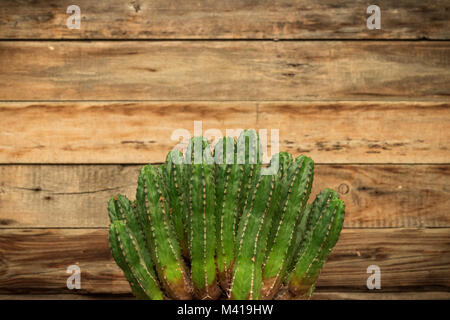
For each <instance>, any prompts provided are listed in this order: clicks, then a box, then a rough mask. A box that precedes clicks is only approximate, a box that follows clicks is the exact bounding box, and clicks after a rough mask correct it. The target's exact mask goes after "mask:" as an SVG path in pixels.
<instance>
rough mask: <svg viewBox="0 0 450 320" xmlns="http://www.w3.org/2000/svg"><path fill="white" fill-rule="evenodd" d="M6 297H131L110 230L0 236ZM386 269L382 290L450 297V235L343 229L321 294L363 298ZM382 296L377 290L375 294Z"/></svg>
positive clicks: (0, 281)
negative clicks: (77, 281) (376, 270)
mask: <svg viewBox="0 0 450 320" xmlns="http://www.w3.org/2000/svg"><path fill="white" fill-rule="evenodd" d="M0 259H1V260H0V261H1V264H0V294H4V295H9V294H56V293H67V294H74V293H76V294H99V295H105V294H117V295H123V294H129V293H130V289H129V286H128V283H127V282H126V280H125V277H124V276H123V274H122V272H121V270H120V269H119V268H118V267H117V266H116V265H115V263H114V261H113V259H112V257H111V255H110V252H109V244H108V235H107V230H105V229H101V230H92V229H91V230H86V229H26V230H21V229H12V230H11V229H9V230H8V229H3V230H0ZM72 264H77V265H78V266H79V267H80V268H81V289H80V290H78V291H73V290H68V289H67V288H66V280H67V277H68V276H69V275H68V274H67V273H66V268H67V267H68V266H69V265H72ZM371 264H376V265H378V266H379V267H380V268H381V272H382V282H381V286H382V287H381V288H382V289H381V291H380V292H387V293H392V292H415V294H416V297H417V296H420V292H423V291H426V292H428V291H430V292H448V291H449V289H450V288H449V287H450V269H449V264H450V230H449V229H447V228H437V229H375V230H369V229H344V230H343V233H342V235H341V238H340V240H339V242H338V244H337V246H336V247H335V249H334V250H333V253H332V254H331V256H330V258H329V260H328V261H327V263H326V264H325V267H324V269H323V271H322V274H321V276H320V278H319V282H318V292H321V291H326V292H330V290H333V292H361V293H364V297H368V294H369V293H370V294H371V293H372V292H370V291H369V290H368V289H367V287H366V280H367V278H368V276H369V275H368V274H367V273H366V269H367V267H368V266H369V265H371ZM373 294H374V297H376V296H377V291H375V292H374V293H373Z"/></svg>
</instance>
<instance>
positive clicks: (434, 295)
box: [0, 288, 450, 300]
mask: <svg viewBox="0 0 450 320" xmlns="http://www.w3.org/2000/svg"><path fill="white" fill-rule="evenodd" d="M24 299H26V300H104V299H108V300H116V299H120V300H124V299H126V300H133V299H135V298H134V296H133V295H132V294H131V292H130V293H129V294H123V295H121V294H105V295H101V294H71V293H67V294H64V293H57V294H0V300H24ZM311 299H312V300H449V299H450V293H449V292H448V291H412V292H386V290H384V291H383V290H371V291H369V290H368V291H367V292H360V291H356V292H351V291H347V292H336V291H333V292H331V291H326V290H324V289H321V288H318V289H317V290H316V291H315V292H314V295H313V297H312V298H311Z"/></svg>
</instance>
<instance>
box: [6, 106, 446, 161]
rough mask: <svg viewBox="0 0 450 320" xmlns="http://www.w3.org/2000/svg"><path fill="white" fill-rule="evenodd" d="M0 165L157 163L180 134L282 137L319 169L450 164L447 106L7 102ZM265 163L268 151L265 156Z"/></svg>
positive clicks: (282, 142) (287, 146)
mask: <svg viewBox="0 0 450 320" xmlns="http://www.w3.org/2000/svg"><path fill="white" fill-rule="evenodd" d="M0 118H1V119H2V127H3V129H2V130H0V162H1V163H121V164H125V163H157V162H162V161H164V160H165V157H166V154H167V153H168V152H169V151H170V150H171V149H172V148H173V147H174V146H175V145H176V144H177V143H178V136H176V137H174V138H173V140H172V134H173V133H174V131H175V130H177V129H186V130H188V131H189V133H190V134H191V135H193V134H194V121H196V120H197V121H198V120H201V121H202V127H203V133H204V134H206V133H207V130H209V129H213V128H216V129H219V130H220V131H221V132H222V134H223V135H225V134H226V130H227V129H239V128H240V129H247V128H255V129H267V130H268V134H269V136H268V140H269V142H270V130H271V129H279V140H280V141H279V144H280V146H279V150H280V151H289V152H291V153H293V154H294V155H299V154H307V155H308V156H310V157H312V158H313V159H314V160H315V162H316V163H386V162H387V163H448V162H449V161H450V103H449V102H393V101H375V102H368V101H344V102H336V101H332V102H246V101H236V102H195V101H191V102H111V103H107V102H42V103H38V102H3V103H0ZM268 154H269V155H270V150H269V151H268Z"/></svg>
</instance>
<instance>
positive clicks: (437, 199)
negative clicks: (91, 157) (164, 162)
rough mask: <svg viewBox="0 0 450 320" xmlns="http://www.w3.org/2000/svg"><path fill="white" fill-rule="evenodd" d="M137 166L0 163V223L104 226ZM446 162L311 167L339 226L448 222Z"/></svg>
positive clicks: (132, 186) (449, 171)
mask: <svg viewBox="0 0 450 320" xmlns="http://www.w3.org/2000/svg"><path fill="white" fill-rule="evenodd" d="M140 167H141V165H133V166H123V165H77V166H73V165H2V166H0V228H21V227H28V228H30V227H39V228H45V227H78V228H79V227H107V226H108V224H109V221H108V215H107V211H106V205H107V202H108V200H109V199H110V198H111V197H112V196H114V195H115V194H117V193H123V194H125V195H127V196H128V197H130V199H135V193H136V186H137V185H136V183H137V182H136V181H137V176H138V173H139V169H140ZM449 186H450V165H317V166H316V168H315V177H314V184H313V190H312V196H311V199H310V200H311V201H312V200H313V196H315V195H316V194H317V193H318V192H319V191H320V190H323V189H324V188H326V187H330V188H334V189H336V190H338V192H339V193H340V196H341V197H342V199H343V200H344V201H345V203H346V217H345V227H352V228H379V227H393V228H394V227H395V228H399V227H450V215H449V214H448V213H449V212H450V189H449Z"/></svg>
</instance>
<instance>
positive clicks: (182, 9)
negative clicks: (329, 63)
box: [0, 0, 450, 39]
mask: <svg viewBox="0 0 450 320" xmlns="http://www.w3.org/2000/svg"><path fill="white" fill-rule="evenodd" d="M71 4H73V2H70V1H67V0H66V1H55V0H53V1H48V0H46V1H33V2H29V3H28V2H27V3H23V2H20V1H2V2H0V38H3V39H15V38H22V39H43V38H46V39H48V38H51V39H161V38H166V39H177V38H185V39H217V38H221V39H249V38H252V39H271V38H279V39H324V38H332V39H334V38H350V39H422V38H430V39H448V38H449V36H450V33H449V30H450V24H449V15H448V11H449V8H450V6H449V3H448V1H445V0H437V1H430V0H429V1H407V0H397V1H394V0H379V1H377V2H376V4H377V5H378V6H379V7H380V8H381V30H368V29H367V27H366V19H367V17H368V16H369V15H368V14H366V10H367V7H368V6H369V4H370V3H368V2H367V1H362V0H357V1H354V0H353V1H351V0H344V1H342V0H341V1H333V0H319V1H306V0H296V1H294V0H275V1H273V0H272V1H251V0H233V1H230V0H228V1H220V0H210V1H204V2H201V4H199V2H198V1H194V0H184V1H174V0H171V1H167V0H152V1H150V0H148V1H146V0H140V1H126V2H125V1H119V0H109V1H97V2H93V1H88V0H78V1H76V4H77V5H78V6H79V7H80V9H81V17H82V20H81V29H80V30H76V29H75V30H74V29H69V28H68V27H67V26H66V22H67V19H68V17H69V14H66V9H67V7H68V6H69V5H71Z"/></svg>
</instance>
